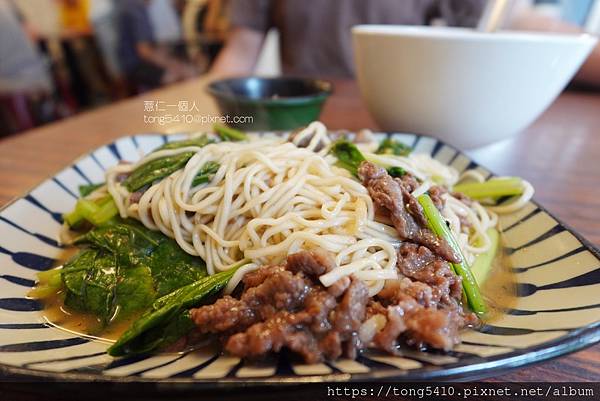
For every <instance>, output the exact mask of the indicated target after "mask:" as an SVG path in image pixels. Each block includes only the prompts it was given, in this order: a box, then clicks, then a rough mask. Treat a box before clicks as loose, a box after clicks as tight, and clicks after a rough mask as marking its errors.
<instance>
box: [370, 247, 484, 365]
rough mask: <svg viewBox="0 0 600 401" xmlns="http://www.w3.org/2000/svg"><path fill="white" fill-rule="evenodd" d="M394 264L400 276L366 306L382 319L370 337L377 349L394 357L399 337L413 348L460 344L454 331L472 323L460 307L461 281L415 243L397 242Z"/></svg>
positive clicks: (444, 347)
mask: <svg viewBox="0 0 600 401" xmlns="http://www.w3.org/2000/svg"><path fill="white" fill-rule="evenodd" d="M397 266H398V271H399V272H400V273H401V274H402V275H403V276H405V277H404V278H402V279H399V280H396V281H388V282H387V283H386V285H385V287H384V288H383V289H382V290H381V291H380V292H379V293H378V294H377V304H376V305H374V306H373V307H371V305H369V312H370V314H371V315H373V314H377V313H378V314H383V315H385V316H386V318H387V323H386V325H385V327H384V328H383V330H381V331H380V332H379V333H378V334H377V335H376V336H375V339H374V341H375V344H376V346H378V347H380V348H382V349H384V350H386V351H388V352H392V353H393V352H395V351H396V350H397V347H398V337H399V336H401V337H402V339H404V341H405V342H406V343H408V344H412V345H415V346H417V347H423V346H431V347H434V348H439V349H444V350H449V349H451V348H452V347H453V346H454V345H455V344H457V343H458V342H459V338H458V332H459V330H460V329H461V328H463V327H465V326H469V325H473V324H475V323H476V321H477V317H476V316H475V315H474V314H473V313H470V312H465V311H464V310H463V308H462V305H461V297H462V284H461V278H460V277H458V276H457V275H456V274H454V272H453V271H452V270H451V269H450V265H449V264H448V262H447V261H445V260H443V259H442V258H441V257H440V256H438V255H436V254H434V253H433V252H432V251H431V250H429V249H428V248H426V247H424V246H419V245H417V244H411V243H404V244H402V246H401V247H400V249H399V251H398V263H397ZM384 307H387V309H386V310H384V309H383V308H384Z"/></svg>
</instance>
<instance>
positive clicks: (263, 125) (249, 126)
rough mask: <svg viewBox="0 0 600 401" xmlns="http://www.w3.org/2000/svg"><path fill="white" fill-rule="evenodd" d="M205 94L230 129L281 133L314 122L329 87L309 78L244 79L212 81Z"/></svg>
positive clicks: (328, 83)
mask: <svg viewBox="0 0 600 401" xmlns="http://www.w3.org/2000/svg"><path fill="white" fill-rule="evenodd" d="M207 91H208V93H210V94H211V95H212V96H213V97H214V99H215V101H216V102H217V105H218V107H219V111H220V112H221V114H222V115H223V116H227V117H228V121H227V124H228V125H229V126H231V127H234V128H240V129H244V130H264V131H280V130H293V129H295V128H298V127H302V126H305V125H307V124H309V123H310V122H312V121H315V120H317V119H318V118H319V115H320V114H321V109H322V107H323V104H324V103H325V100H327V97H328V96H329V95H330V94H331V92H332V84H331V83H330V82H327V81H322V80H318V79H309V78H292V77H279V78H260V77H245V78H233V79H225V80H220V81H214V82H212V83H210V84H209V85H208V87H207ZM236 117H237V118H236ZM249 117H251V118H249Z"/></svg>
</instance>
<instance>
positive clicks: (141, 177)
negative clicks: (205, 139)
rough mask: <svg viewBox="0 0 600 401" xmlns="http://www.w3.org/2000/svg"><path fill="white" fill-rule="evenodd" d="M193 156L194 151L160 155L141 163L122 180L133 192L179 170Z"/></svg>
mask: <svg viewBox="0 0 600 401" xmlns="http://www.w3.org/2000/svg"><path fill="white" fill-rule="evenodd" d="M192 156H194V152H183V153H180V154H178V155H173V156H165V157H160V158H158V159H154V160H151V161H149V162H147V163H144V164H142V165H141V166H139V167H138V168H136V169H135V170H133V172H132V173H131V174H130V175H129V177H127V178H126V179H125V181H123V185H124V186H125V188H127V189H128V190H129V191H130V192H135V191H137V190H138V189H141V188H143V187H144V186H146V185H149V184H152V183H153V182H154V181H156V180H160V179H162V178H165V177H167V176H169V175H171V174H172V173H174V172H175V171H177V170H179V169H180V168H182V167H183V166H185V164H186V163H187V162H188V160H190V159H191V158H192Z"/></svg>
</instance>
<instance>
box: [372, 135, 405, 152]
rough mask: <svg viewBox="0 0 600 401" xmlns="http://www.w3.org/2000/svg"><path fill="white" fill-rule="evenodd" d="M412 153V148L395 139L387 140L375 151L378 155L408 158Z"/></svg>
mask: <svg viewBox="0 0 600 401" xmlns="http://www.w3.org/2000/svg"><path fill="white" fill-rule="evenodd" d="M410 152H412V149H411V148H410V146H407V145H405V144H404V143H402V142H400V141H397V140H395V139H390V138H386V139H384V140H383V141H381V143H380V144H379V148H377V150H376V151H375V153H378V154H386V155H396V156H407V155H409V154H410Z"/></svg>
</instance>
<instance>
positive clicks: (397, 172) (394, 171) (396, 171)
mask: <svg viewBox="0 0 600 401" xmlns="http://www.w3.org/2000/svg"><path fill="white" fill-rule="evenodd" d="M387 171H388V174H389V175H391V176H392V177H402V176H403V175H404V174H406V170H404V169H403V168H402V167H396V166H394V167H390V168H388V170H387Z"/></svg>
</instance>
